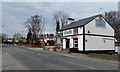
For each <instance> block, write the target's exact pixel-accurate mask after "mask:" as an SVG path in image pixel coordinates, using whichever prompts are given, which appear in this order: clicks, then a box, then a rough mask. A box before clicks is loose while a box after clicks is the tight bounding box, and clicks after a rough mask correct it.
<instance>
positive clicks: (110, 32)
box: [85, 17, 114, 36]
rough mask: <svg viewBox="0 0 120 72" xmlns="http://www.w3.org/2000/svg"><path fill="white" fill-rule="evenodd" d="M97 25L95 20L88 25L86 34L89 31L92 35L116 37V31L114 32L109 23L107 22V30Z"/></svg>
mask: <svg viewBox="0 0 120 72" xmlns="http://www.w3.org/2000/svg"><path fill="white" fill-rule="evenodd" d="M97 18H98V17H97ZM97 18H96V19H97ZM102 19H103V18H102ZM103 20H104V19H103ZM104 21H105V20H104ZM105 22H106V21H105ZM95 23H96V22H95V19H94V20H93V21H91V22H90V23H88V24H87V25H85V33H87V34H88V31H90V34H99V35H109V36H114V30H113V28H112V27H111V26H110V25H109V24H108V23H107V22H106V28H102V27H96V26H95V25H96V24H95Z"/></svg>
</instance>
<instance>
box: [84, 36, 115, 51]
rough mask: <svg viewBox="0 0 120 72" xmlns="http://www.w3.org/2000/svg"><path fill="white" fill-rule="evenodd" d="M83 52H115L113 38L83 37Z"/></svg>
mask: <svg viewBox="0 0 120 72" xmlns="http://www.w3.org/2000/svg"><path fill="white" fill-rule="evenodd" d="M85 40H87V41H86V42H85V50H86V51H91V50H92V51H94V50H115V49H114V38H110V37H100V36H87V35H86V36H85Z"/></svg>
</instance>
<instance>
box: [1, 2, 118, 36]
mask: <svg viewBox="0 0 120 72" xmlns="http://www.w3.org/2000/svg"><path fill="white" fill-rule="evenodd" d="M100 8H102V9H100ZM58 10H61V11H64V12H66V13H69V14H70V17H72V18H75V20H79V19H82V18H85V17H89V16H93V15H96V14H99V13H104V12H105V11H111V10H118V3H117V2H3V3H2V25H3V29H2V32H3V33H5V34H7V35H9V36H10V37H12V35H13V34H14V33H22V31H23V34H24V36H25V35H26V34H27V30H26V29H25V28H24V26H23V24H24V22H25V21H27V19H28V18H30V16H31V15H35V14H38V15H43V16H44V17H45V18H46V19H47V24H46V27H45V31H46V33H54V32H55V24H54V23H53V21H52V15H53V13H55V12H57V11H58ZM0 16H1V15H0Z"/></svg>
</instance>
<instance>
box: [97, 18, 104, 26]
mask: <svg viewBox="0 0 120 72" xmlns="http://www.w3.org/2000/svg"><path fill="white" fill-rule="evenodd" d="M96 27H102V28H105V27H106V24H105V21H104V20H103V19H102V18H99V19H96Z"/></svg>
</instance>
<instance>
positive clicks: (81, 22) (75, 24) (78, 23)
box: [61, 14, 102, 30]
mask: <svg viewBox="0 0 120 72" xmlns="http://www.w3.org/2000/svg"><path fill="white" fill-rule="evenodd" d="M98 16H102V15H101V14H99V15H95V16H91V17H88V18H84V19H81V20H78V21H75V22H72V23H71V24H69V25H66V26H64V27H63V28H62V29H61V30H65V29H70V28H75V27H81V26H84V25H86V24H88V23H89V22H90V21H92V20H93V19H95V18H96V17H98Z"/></svg>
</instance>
